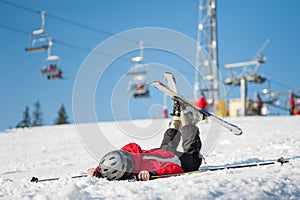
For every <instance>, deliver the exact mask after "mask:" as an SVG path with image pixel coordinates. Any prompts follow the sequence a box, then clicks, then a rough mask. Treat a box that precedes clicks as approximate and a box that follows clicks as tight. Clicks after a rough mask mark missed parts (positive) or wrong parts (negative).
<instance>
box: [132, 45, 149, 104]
mask: <svg viewBox="0 0 300 200" xmlns="http://www.w3.org/2000/svg"><path fill="white" fill-rule="evenodd" d="M139 46H140V55H139V56H136V57H133V58H131V62H132V67H131V70H130V72H128V73H127V76H133V78H132V80H131V81H129V83H128V91H129V92H130V93H131V94H132V95H133V96H134V97H135V98H137V97H149V90H148V85H147V84H146V70H142V69H141V66H142V65H143V64H142V63H143V61H144V50H143V42H142V41H140V43H139Z"/></svg>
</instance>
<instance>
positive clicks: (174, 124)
mask: <svg viewBox="0 0 300 200" xmlns="http://www.w3.org/2000/svg"><path fill="white" fill-rule="evenodd" d="M173 102H174V104H173V112H172V113H171V114H170V115H171V116H173V117H172V120H171V121H170V123H169V128H173V129H175V130H178V129H179V127H180V124H181V119H180V103H179V102H178V101H177V100H173Z"/></svg>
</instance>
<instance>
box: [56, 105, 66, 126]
mask: <svg viewBox="0 0 300 200" xmlns="http://www.w3.org/2000/svg"><path fill="white" fill-rule="evenodd" d="M68 123H69V122H68V116H67V113H66V109H65V106H64V104H62V105H61V107H60V109H59V111H58V117H57V119H56V121H55V124H56V125H59V124H68Z"/></svg>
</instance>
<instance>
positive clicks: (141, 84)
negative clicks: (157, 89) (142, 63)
mask: <svg viewBox="0 0 300 200" xmlns="http://www.w3.org/2000/svg"><path fill="white" fill-rule="evenodd" d="M138 78H142V80H139V79H136V78H135V79H133V80H132V81H130V82H129V84H128V90H129V92H130V93H131V94H132V95H133V96H134V97H135V98H137V97H149V89H148V85H147V84H146V82H145V79H144V76H143V77H140V76H138Z"/></svg>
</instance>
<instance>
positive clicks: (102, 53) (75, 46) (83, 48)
mask: <svg viewBox="0 0 300 200" xmlns="http://www.w3.org/2000/svg"><path fill="white" fill-rule="evenodd" d="M0 28H3V29H7V30H10V31H13V32H16V33H20V34H23V35H28V32H26V31H23V30H20V29H16V28H13V27H10V26H7V25H4V24H0ZM52 41H53V42H56V43H57V44H60V45H63V46H66V47H69V48H73V49H78V50H81V51H86V52H91V50H90V49H88V48H85V47H81V46H78V45H74V44H71V43H67V42H63V41H60V40H52ZM95 53H96V54H99V55H102V56H108V57H114V56H113V55H110V54H108V53H105V52H100V51H96V52H95ZM118 59H120V60H123V61H126V62H128V59H125V58H122V57H119V58H118Z"/></svg>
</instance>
